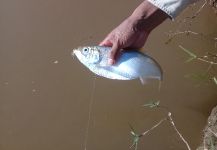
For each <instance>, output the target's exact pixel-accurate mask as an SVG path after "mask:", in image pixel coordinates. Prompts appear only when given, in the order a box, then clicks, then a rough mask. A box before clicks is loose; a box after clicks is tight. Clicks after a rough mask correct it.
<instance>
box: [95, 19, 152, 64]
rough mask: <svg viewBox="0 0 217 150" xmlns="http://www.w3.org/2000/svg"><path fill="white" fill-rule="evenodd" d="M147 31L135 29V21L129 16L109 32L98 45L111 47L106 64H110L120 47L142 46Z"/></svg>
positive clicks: (115, 57) (147, 33) (113, 61)
mask: <svg viewBox="0 0 217 150" xmlns="http://www.w3.org/2000/svg"><path fill="white" fill-rule="evenodd" d="M149 33H150V32H149V31H146V30H143V31H141V30H139V29H137V24H136V22H135V21H134V20H133V19H132V18H130V17H129V18H127V19H126V20H125V21H123V22H122V23H121V24H120V25H119V26H118V27H116V28H115V29H114V30H113V31H112V32H111V33H109V34H108V35H107V36H106V38H105V39H104V40H103V41H102V42H101V43H100V44H99V45H100V46H109V47H112V49H111V52H110V54H109V61H108V64H109V65H112V64H114V63H115V60H116V59H117V54H118V53H119V51H120V50H121V49H140V48H142V47H143V46H144V44H145V42H146V39H147V37H148V35H149Z"/></svg>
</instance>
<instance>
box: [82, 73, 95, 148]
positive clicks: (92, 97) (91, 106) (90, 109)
mask: <svg viewBox="0 0 217 150" xmlns="http://www.w3.org/2000/svg"><path fill="white" fill-rule="evenodd" d="M95 89H96V76H94V78H93V87H92V92H91V96H90V101H89V107H88V120H87V127H86V131H85V137H84V150H87V142H88V136H89V129H90V120H91V115H92V110H93V102H94V93H95Z"/></svg>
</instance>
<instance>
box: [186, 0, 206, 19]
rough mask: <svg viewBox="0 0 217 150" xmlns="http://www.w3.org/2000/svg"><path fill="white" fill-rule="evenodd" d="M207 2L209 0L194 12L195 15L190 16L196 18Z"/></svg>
mask: <svg viewBox="0 0 217 150" xmlns="http://www.w3.org/2000/svg"><path fill="white" fill-rule="evenodd" d="M206 4H207V0H205V2H204V4H203V5H202V6H201V7H200V8H199V9H198V10H197V11H196V13H194V15H193V16H191V17H190V19H194V18H195V17H197V16H198V14H199V13H200V12H201V11H202V9H203V8H204V7H205V5H206Z"/></svg>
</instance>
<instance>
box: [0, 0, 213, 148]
mask: <svg viewBox="0 0 217 150" xmlns="http://www.w3.org/2000/svg"><path fill="white" fill-rule="evenodd" d="M140 2H141V1H125V0H115V1H114V0H112V1H111V0H110V1H106V0H92V1H78V0H74V1H72V0H62V1H58V0H47V1H44V0H16V1H11V0H1V1H0V57H1V58H0V68H1V69H0V149H1V150H39V149H40V150H60V149H61V150H83V149H84V139H85V133H86V127H87V120H88V112H89V102H90V96H91V91H92V87H93V80H94V75H93V74H92V73H91V72H89V71H88V70H87V69H86V68H84V67H83V66H82V65H81V64H80V63H79V62H78V60H77V59H72V58H71V55H70V52H71V49H72V48H75V47H77V46H81V45H86V44H97V43H98V42H99V41H100V40H102V39H103V37H104V36H105V35H106V34H107V33H108V32H109V31H110V30H112V28H114V27H115V26H117V25H118V24H119V23H120V22H121V21H122V20H123V19H124V18H126V16H128V15H129V14H130V13H131V12H132V11H133V9H134V8H135V7H136V6H137V5H138V4H139V3H140ZM201 4H202V3H199V4H198V5H201ZM196 8H197V6H196ZM190 13H192V10H191V9H189V10H187V11H185V12H184V14H185V15H188V14H190ZM177 19H180V18H177ZM216 20H217V19H216V16H215V15H214V14H213V12H212V10H210V9H208V8H205V9H204V10H203V11H202V12H201V14H200V16H199V17H198V18H196V19H195V20H194V21H193V23H192V25H191V26H190V29H191V30H194V31H196V32H199V33H201V32H202V33H204V34H206V35H208V36H210V37H212V36H214V35H217V28H216V26H217V21H216ZM177 26H178V23H177V22H172V21H170V20H167V21H166V22H164V23H163V24H162V25H161V26H160V27H158V28H157V29H156V30H155V31H154V32H152V34H151V35H150V38H149V39H148V41H147V44H146V46H145V48H144V51H147V53H148V54H150V55H151V56H153V57H154V58H155V59H156V60H157V61H158V62H159V63H160V64H161V66H162V68H163V70H164V81H163V83H162V87H161V91H160V92H159V91H158V86H157V84H155V83H154V84H150V85H145V86H142V85H141V84H140V83H139V81H138V80H135V81H125V82H123V81H114V80H108V79H104V78H100V77H97V78H96V88H95V93H94V95H93V105H92V113H91V119H90V126H89V134H88V140H87V150H102V149H103V150H111V149H113V150H114V149H119V150H123V149H129V146H130V145H131V142H132V141H131V140H132V139H131V135H130V128H129V126H128V124H129V123H130V124H131V125H132V126H133V127H134V128H135V130H136V131H138V132H139V133H141V132H143V131H145V130H147V129H149V128H151V127H152V126H153V125H154V124H155V123H157V122H158V121H159V120H160V119H161V118H163V117H164V116H165V114H164V113H163V112H162V111H160V110H151V109H145V108H143V107H142V105H143V104H145V103H147V102H149V101H150V100H160V101H161V104H162V105H164V106H167V107H169V108H170V110H171V112H172V115H173V117H174V121H175V123H176V125H177V128H178V129H179V130H180V132H181V133H182V134H183V136H184V137H185V138H186V140H187V141H188V142H189V144H190V145H191V147H192V149H196V147H197V146H198V145H199V144H200V142H201V138H202V129H203V127H204V126H205V124H206V119H207V117H208V114H209V112H210V111H211V108H212V107H213V106H214V105H216V104H217V100H216V98H217V92H216V90H217V88H216V86H215V85H214V84H213V83H209V84H204V83H201V85H200V86H197V84H198V81H193V80H190V79H187V78H185V77H184V76H185V75H186V74H189V73H194V72H203V71H204V70H206V68H207V64H204V63H200V62H192V63H189V64H186V63H184V61H185V59H186V55H185V53H184V52H183V51H182V50H181V49H180V48H179V47H178V45H183V46H185V47H186V48H190V49H194V50H195V52H196V53H197V54H204V51H205V50H208V49H209V50H211V51H213V52H216V49H215V48H214V44H213V42H211V41H209V40H205V39H203V38H198V37H196V36H188V37H185V36H180V37H179V38H176V39H174V41H172V42H171V43H170V44H167V45H166V44H165V41H166V40H167V39H168V38H167V36H166V35H165V32H168V31H169V30H175V29H176V28H177ZM188 27H189V25H188V26H187V27H186V26H185V27H184V29H187V28H188ZM214 73H216V72H214ZM138 148H139V149H147V150H168V149H171V150H172V149H174V150H182V149H186V147H185V145H184V144H183V143H182V141H181V140H180V139H179V137H178V136H177V134H176V133H175V132H174V130H173V129H172V128H171V126H170V124H169V123H166V122H165V123H163V124H162V125H161V126H159V128H157V129H156V130H154V131H152V132H150V133H149V134H148V135H147V136H145V137H143V138H142V139H141V141H140V143H139V147H138Z"/></svg>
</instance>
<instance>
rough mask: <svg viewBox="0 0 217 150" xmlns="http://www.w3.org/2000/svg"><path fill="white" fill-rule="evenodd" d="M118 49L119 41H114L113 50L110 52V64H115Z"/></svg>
mask: <svg viewBox="0 0 217 150" xmlns="http://www.w3.org/2000/svg"><path fill="white" fill-rule="evenodd" d="M118 50H119V46H118V43H113V45H112V49H111V52H110V53H109V60H108V64H109V65H113V64H114V63H115V60H116V56H117V52H118Z"/></svg>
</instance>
